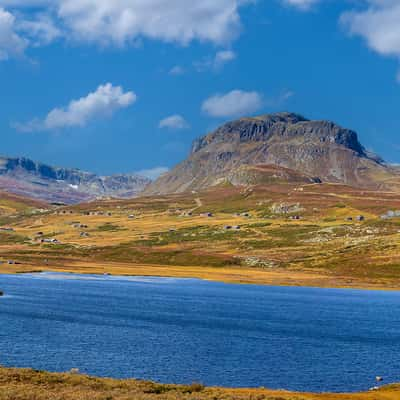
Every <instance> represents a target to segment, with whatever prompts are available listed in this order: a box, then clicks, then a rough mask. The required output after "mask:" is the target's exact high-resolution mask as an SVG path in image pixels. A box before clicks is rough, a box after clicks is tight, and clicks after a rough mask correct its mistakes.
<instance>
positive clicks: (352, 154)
mask: <svg viewBox="0 0 400 400" xmlns="http://www.w3.org/2000/svg"><path fill="white" fill-rule="evenodd" d="M260 166H275V168H264V167H260ZM253 167H256V168H255V169H254V168H253ZM276 168H283V169H285V170H282V171H277V169H276ZM238 171H240V173H238ZM266 174H269V175H268V176H266ZM392 176H393V169H391V168H389V167H388V166H387V165H386V164H385V163H384V161H383V160H382V159H381V158H379V157H378V156H376V155H374V154H371V153H369V152H368V151H366V149H365V148H364V147H363V145H362V144H361V143H360V141H359V139H358V136H357V133H356V132H354V131H353V130H351V129H347V128H343V127H342V126H340V125H338V124H336V123H334V122H331V121H324V120H309V119H307V118H304V117H303V116H302V115H299V114H296V113H290V112H283V113H275V114H266V115H261V116H257V117H248V118H240V119H238V120H235V121H230V122H227V123H225V124H223V125H222V126H220V127H219V128H217V129H216V130H215V131H214V132H211V133H209V134H207V135H205V136H203V137H201V138H199V139H197V140H196V141H195V142H194V143H193V146H192V151H191V153H190V155H189V158H188V159H187V160H185V161H183V162H182V163H181V164H179V165H178V166H177V167H176V168H175V169H173V170H172V171H170V172H169V173H167V174H165V175H163V176H162V177H160V178H159V179H158V180H157V181H156V182H155V183H153V184H151V185H150V186H149V187H148V188H147V189H146V193H148V194H157V193H161V194H163V193H174V192H182V191H186V190H198V189H203V188H207V187H209V186H213V185H215V184H218V183H219V182H222V181H224V182H230V183H231V184H243V185H246V184H256V182H257V181H258V182H264V183H265V182H272V181H274V179H275V178H276V177H280V180H282V179H284V178H285V177H287V179H288V180H295V181H299V180H303V181H304V182H307V181H309V182H316V181H321V182H331V183H344V184H348V185H353V186H358V187H372V186H373V187H380V186H379V185H381V183H380V182H381V180H382V179H390V177H392ZM270 178H272V179H270ZM378 180H379V182H377V181H378Z"/></svg>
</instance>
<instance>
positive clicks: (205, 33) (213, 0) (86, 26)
mask: <svg viewBox="0 0 400 400" xmlns="http://www.w3.org/2000/svg"><path fill="white" fill-rule="evenodd" d="M57 1H58V10H57V13H58V17H59V18H60V19H61V20H62V21H63V23H64V24H65V26H66V27H67V29H68V30H69V33H70V35H71V36H72V37H73V38H74V39H76V40H79V41H83V42H94V43H100V44H102V45H107V44H117V45H124V44H126V43H129V42H131V41H133V40H136V39H138V38H142V37H145V38H150V39H158V40H163V41H167V42H178V43H181V44H188V43H190V42H191V41H193V40H200V41H208V42H212V43H217V44H221V43H227V42H230V41H232V40H233V39H235V38H236V37H237V36H238V35H239V32H240V29H241V23H240V15H239V8H240V6H242V5H243V4H245V3H247V2H248V1H249V0H202V1H188V0H113V1H110V0H57Z"/></svg>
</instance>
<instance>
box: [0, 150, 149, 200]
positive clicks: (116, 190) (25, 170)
mask: <svg viewBox="0 0 400 400" xmlns="http://www.w3.org/2000/svg"><path fill="white" fill-rule="evenodd" d="M149 183H150V180H149V179H148V178H145V177H142V176H140V175H138V174H119V175H118V174H116V175H111V176H99V175H96V174H94V173H91V172H86V171H81V170H79V169H76V168H61V167H52V166H50V165H48V164H44V163H40V162H35V161H33V160H31V159H29V158H26V157H14V158H11V157H0V189H1V190H4V191H7V192H10V193H14V194H17V195H22V196H26V197H31V198H35V199H40V200H44V201H48V202H63V203H66V204H73V203H78V202H82V201H90V200H93V199H96V198H99V197H120V198H128V197H134V196H137V195H138V194H139V193H140V192H141V191H142V190H143V189H144V188H145V187H146V186H147V185H148V184H149Z"/></svg>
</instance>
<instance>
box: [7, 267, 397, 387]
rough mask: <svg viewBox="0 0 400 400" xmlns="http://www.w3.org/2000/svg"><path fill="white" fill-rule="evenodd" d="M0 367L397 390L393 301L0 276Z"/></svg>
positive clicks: (362, 295)
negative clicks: (379, 380)
mask: <svg viewBox="0 0 400 400" xmlns="http://www.w3.org/2000/svg"><path fill="white" fill-rule="evenodd" d="M0 289H1V290H3V291H4V292H5V294H6V295H5V296H4V297H2V298H0V364H2V365H5V366H12V367H32V368H36V369H44V370H50V371H67V370H70V369H71V368H79V369H80V371H81V372H84V373H88V374H92V375H98V376H110V377H116V378H125V377H135V378H143V379H150V380H156V381H160V382H165V383H191V382H194V381H196V382H202V383H204V384H207V385H222V386H241V387H243V386H244V387H254V386H256V387H258V386H265V387H269V388H285V389H289V390H307V391H357V390H365V389H368V388H369V387H371V386H374V385H375V376H376V375H382V376H384V378H385V382H386V383H388V382H395V381H400V293H398V292H372V291H357V290H336V289H315V288H287V287H270V286H252V285H229V284H223V283H215V282H206V281H200V280H195V279H165V278H139V277H138V278H117V277H103V276H79V275H68V274H53V273H45V274H35V275H18V276H9V275H5V276H4V275H3V276H0Z"/></svg>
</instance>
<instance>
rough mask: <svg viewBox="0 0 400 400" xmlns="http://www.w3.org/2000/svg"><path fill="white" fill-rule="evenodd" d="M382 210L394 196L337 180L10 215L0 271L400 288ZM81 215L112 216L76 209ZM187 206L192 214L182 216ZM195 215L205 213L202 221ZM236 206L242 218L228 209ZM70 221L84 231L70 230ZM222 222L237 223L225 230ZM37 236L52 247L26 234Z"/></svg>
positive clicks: (399, 260)
mask: <svg viewBox="0 0 400 400" xmlns="http://www.w3.org/2000/svg"><path fill="white" fill-rule="evenodd" d="M282 204H283V205H287V206H289V208H290V210H289V211H290V212H289V214H284V213H279V212H277V210H276V208H277V206H279V205H282ZM274 205H275V207H273V206H274ZM297 205H298V207H297ZM278 208H279V207H278ZM274 209H275V212H274ZM391 209H394V210H396V209H400V199H399V197H398V195H397V194H395V193H384V192H371V191H365V190H364V191H363V190H355V189H351V188H348V187H345V186H341V185H300V184H289V185H269V186H263V187H257V188H254V189H243V188H234V187H221V188H218V189H215V190H211V191H207V192H202V193H192V194H185V195H171V196H164V197H157V198H141V199H135V200H125V201H100V202H96V203H91V204H85V205H79V206H75V207H69V208H65V209H59V211H58V212H57V213H55V212H51V213H45V214H40V215H27V214H24V215H22V216H20V217H18V218H16V219H15V221H14V223H13V224H12V226H13V227H14V229H15V233H14V234H13V236H7V240H6V239H5V238H4V240H2V241H1V242H0V260H1V259H10V258H11V259H16V260H18V261H21V262H22V264H21V265H16V266H3V267H2V268H1V271H3V272H18V271H19V272H23V271H31V270H49V269H52V270H59V271H72V272H83V273H85V272H93V273H103V272H109V273H114V274H122V275H123V274H128V275H135V274H140V275H161V276H183V277H187V276H191V277H200V278H205V279H215V280H224V281H230V282H249V283H269V284H278V285H281V284H283V285H309V286H330V287H332V286H337V287H368V288H396V289H399V288H400V219H392V220H385V221H383V220H381V219H380V218H379V216H380V215H381V214H383V213H385V212H387V211H388V210H391ZM87 211H96V212H98V211H102V212H104V213H105V212H111V214H112V215H110V216H109V215H107V214H104V215H84V213H85V212H87ZM189 211H191V212H192V215H191V216H182V215H183V214H185V213H186V214H187V213H188V212H189ZM278 211H279V210H278ZM204 212H212V213H213V214H214V216H213V217H212V218H207V217H202V216H201V213H204ZM243 212H249V213H250V214H251V217H244V216H237V215H236V213H243ZM131 214H134V215H135V218H134V219H130V218H129V215H131ZM359 214H362V215H364V216H365V217H366V220H365V221H364V222H357V221H355V220H353V221H346V218H347V217H349V216H352V217H353V218H354V217H356V216H357V215H359ZM290 215H300V216H301V219H300V220H292V219H290V218H289V217H290ZM78 222H79V223H80V224H82V225H84V227H78V228H77V227H75V226H74V223H75V224H76V223H78ZM226 225H232V226H234V225H240V227H241V229H240V230H239V231H233V230H231V231H227V230H225V229H224V226H226ZM86 226H87V227H86ZM38 232H43V233H44V237H47V238H50V237H55V238H57V239H58V240H59V241H60V242H61V244H59V245H48V244H47V245H46V244H39V243H38V242H37V241H36V242H35V241H29V240H28V241H27V240H26V238H31V239H32V238H34V237H35V236H36V235H37V233H38ZM82 232H86V233H87V234H88V235H89V236H87V237H86V236H81V233H82Z"/></svg>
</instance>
